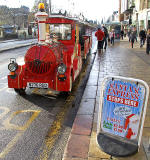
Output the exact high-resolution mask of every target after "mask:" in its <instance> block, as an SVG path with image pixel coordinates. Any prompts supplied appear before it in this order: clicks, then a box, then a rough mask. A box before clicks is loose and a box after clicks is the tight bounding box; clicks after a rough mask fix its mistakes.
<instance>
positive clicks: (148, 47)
mask: <svg viewBox="0 0 150 160" xmlns="http://www.w3.org/2000/svg"><path fill="white" fill-rule="evenodd" d="M146 42H147V43H146V53H147V54H149V51H150V28H149V29H148V31H147V38H146Z"/></svg>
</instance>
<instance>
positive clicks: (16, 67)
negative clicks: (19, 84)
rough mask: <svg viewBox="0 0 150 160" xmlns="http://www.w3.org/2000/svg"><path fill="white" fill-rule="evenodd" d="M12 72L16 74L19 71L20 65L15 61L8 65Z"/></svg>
mask: <svg viewBox="0 0 150 160" xmlns="http://www.w3.org/2000/svg"><path fill="white" fill-rule="evenodd" d="M8 69H9V70H10V72H15V71H16V70H17V69H18V64H17V63H16V62H15V61H11V62H10V63H9V65H8Z"/></svg>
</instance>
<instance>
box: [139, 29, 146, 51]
mask: <svg viewBox="0 0 150 160" xmlns="http://www.w3.org/2000/svg"><path fill="white" fill-rule="evenodd" d="M139 37H140V48H142V47H143V45H144V44H145V39H146V32H145V31H144V29H141V30H140V33H139Z"/></svg>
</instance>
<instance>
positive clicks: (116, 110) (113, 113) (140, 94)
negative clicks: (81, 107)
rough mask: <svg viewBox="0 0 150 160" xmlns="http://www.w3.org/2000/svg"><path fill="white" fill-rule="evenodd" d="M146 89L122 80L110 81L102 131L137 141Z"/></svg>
mask: <svg viewBox="0 0 150 160" xmlns="http://www.w3.org/2000/svg"><path fill="white" fill-rule="evenodd" d="M144 95H145V88H144V86H142V85H137V84H135V83H131V82H123V81H121V80H114V81H109V82H108V83H107V84H106V88H105V91H104V106H105V107H104V108H103V112H102V122H101V124H102V130H103V131H104V132H108V133H111V134H114V135H118V136H121V137H126V138H128V139H135V138H136V137H137V134H138V129H139V122H140V119H141V112H142V106H143V102H144Z"/></svg>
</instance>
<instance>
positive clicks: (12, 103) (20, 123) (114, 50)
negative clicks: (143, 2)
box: [0, 38, 150, 160]
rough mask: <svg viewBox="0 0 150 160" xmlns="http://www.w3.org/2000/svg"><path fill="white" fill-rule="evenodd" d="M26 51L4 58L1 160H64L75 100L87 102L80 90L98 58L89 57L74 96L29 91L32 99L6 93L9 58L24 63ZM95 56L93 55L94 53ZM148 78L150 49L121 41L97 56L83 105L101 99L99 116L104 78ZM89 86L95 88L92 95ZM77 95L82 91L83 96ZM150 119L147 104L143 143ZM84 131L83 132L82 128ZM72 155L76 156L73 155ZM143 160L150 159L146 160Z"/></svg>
mask: <svg viewBox="0 0 150 160" xmlns="http://www.w3.org/2000/svg"><path fill="white" fill-rule="evenodd" d="M95 46H96V41H95V38H94V39H93V48H95ZM27 49H28V47H23V48H19V49H12V50H9V51H4V52H2V53H0V80H1V81H0V102H1V104H0V130H1V132H0V158H1V159H7V160H12V159H15V160H20V159H22V160H26V159H50V160H61V159H62V158H63V155H64V149H65V147H66V144H67V141H68V137H69V135H70V133H71V129H72V124H73V121H74V119H75V116H76V113H77V111H78V107H79V104H80V101H79V102H77V104H76V101H78V99H80V100H81V97H82V95H81V92H83V91H81V90H80V89H81V88H83V86H82V87H81V88H80V82H81V80H82V79H83V78H84V76H85V72H87V71H88V72H90V70H89V63H90V65H92V63H91V61H92V57H94V54H91V55H90V56H89V61H90V62H88V65H87V66H86V67H85V68H84V69H83V71H82V73H81V75H80V78H79V80H78V82H77V83H76V84H75V86H74V90H73V92H72V93H71V94H70V95H69V96H68V97H66V96H51V95H48V94H45V90H44V91H43V90H41V91H39V90H36V89H34V90H27V95H26V96H24V97H21V96H19V95H17V94H16V93H15V92H14V90H13V89H8V88H7V74H8V68H7V65H8V63H9V58H16V59H17V62H19V63H23V59H24V55H25V53H26V50H27ZM92 53H94V51H93V50H92ZM91 67H92V66H91ZM149 73H150V57H149V55H146V53H145V49H144V48H142V49H140V48H138V43H137V44H136V47H135V48H133V49H132V48H131V46H130V44H129V43H128V42H127V41H121V42H119V41H118V40H117V41H116V42H115V45H114V46H110V45H109V46H108V48H107V50H106V52H103V53H101V54H98V53H97V54H96V59H95V61H94V64H93V67H92V70H91V74H90V78H89V80H88V83H87V87H86V89H85V93H84V95H83V100H84V98H85V97H88V99H89V100H90V101H91V100H92V101H93V100H96V108H95V114H97V112H98V110H97V108H98V104H99V95H100V93H99V90H100V85H101V82H102V80H103V78H104V77H105V76H107V75H120V76H124V77H132V78H139V79H142V80H144V81H146V82H147V83H148V85H150V75H149ZM82 83H83V82H82ZM85 85H86V84H85ZM93 86H94V87H93ZM90 87H91V88H92V87H93V90H91V89H90ZM94 88H95V89H94ZM96 88H97V89H96ZM78 90H80V91H79V92H78ZM41 93H44V94H41ZM86 105H87V104H86ZM88 111H90V112H91V109H90V108H89V109H88V110H86V112H87V113H86V114H88ZM149 115H150V109H149V105H148V109H147V114H146V121H145V125H144V133H143V142H145V141H144V140H146V138H147V136H148V135H149V133H150V125H149V124H150V123H149V122H150V119H149ZM96 123H97V119H96V118H94V121H93V125H94V127H93V130H92V131H91V133H90V135H89V137H90V136H91V137H93V138H91V142H90V141H89V143H90V146H89V159H90V158H91V159H90V160H93V159H92V158H96V157H98V155H97V152H100V154H101V151H100V149H99V148H98V147H97V146H95V145H96V141H95V132H96V127H95V126H96ZM79 126H80V125H79ZM81 131H82V128H80V132H81ZM83 132H84V130H83ZM77 135H80V133H79V134H78V133H77ZM91 144H92V145H91ZM145 144H146V143H145ZM76 145H78V143H76ZM146 145H147V144H146ZM143 146H144V144H143ZM143 146H142V147H141V148H142V150H140V155H141V154H143V152H144V149H143ZM72 149H73V147H72ZM96 151H97V152H96ZM72 152H73V153H74V155H73V156H75V157H78V158H85V159H87V157H83V156H80V153H82V151H79V152H77V150H73V151H72ZM76 152H77V153H78V154H76ZM67 153H68V154H69V156H71V155H70V152H67ZM138 156H139V155H138ZM108 157H109V156H108V155H105V154H104V156H103V158H108ZM136 158H137V157H135V159H136ZM144 158H145V159H146V160H148V158H146V156H145V157H144ZM70 159H71V158H70ZM139 160H140V159H139ZM142 160H143V159H142Z"/></svg>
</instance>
